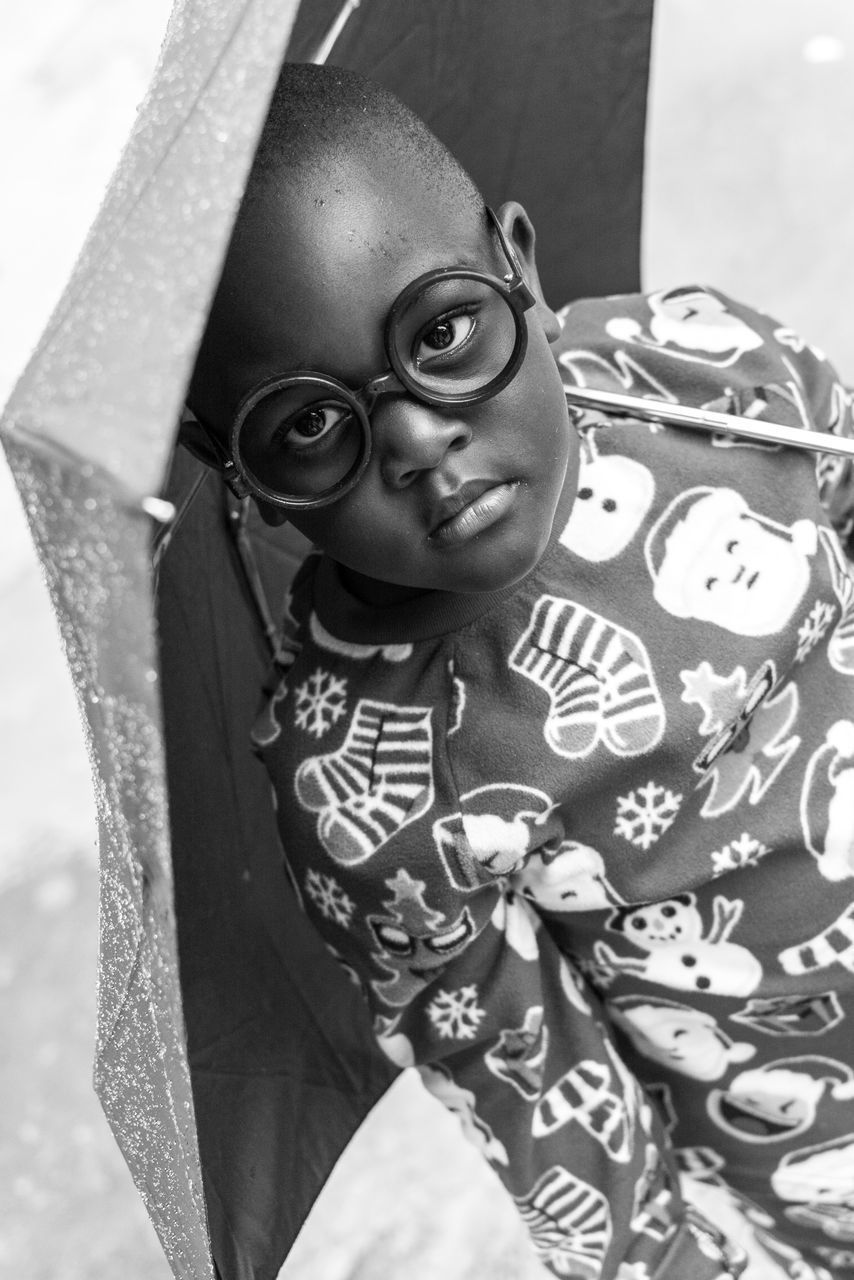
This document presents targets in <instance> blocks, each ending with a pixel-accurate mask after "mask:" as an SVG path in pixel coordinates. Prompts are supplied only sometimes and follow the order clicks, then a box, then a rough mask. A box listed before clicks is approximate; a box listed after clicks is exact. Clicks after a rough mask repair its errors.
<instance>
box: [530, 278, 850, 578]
mask: <svg viewBox="0 0 854 1280" xmlns="http://www.w3.org/2000/svg"><path fill="white" fill-rule="evenodd" d="M560 316H561V320H562V323H563V331H562V333H561V335H560V337H559V338H558V340H557V342H556V343H555V345H554V348H553V349H554V353H555V358H556V359H557V361H558V364H559V366H560V367H561V370H562V373H563V377H564V382H565V383H566V384H567V385H568V386H571V385H576V386H588V387H595V388H596V389H598V390H608V391H619V392H623V393H627V394H629V395H640V396H646V397H653V398H655V399H660V400H669V401H672V402H674V403H680V404H685V405H691V406H696V407H704V408H714V409H718V410H722V411H723V412H728V413H734V414H739V415H742V414H746V415H749V416H757V417H760V418H761V417H765V418H766V419H768V420H769V421H772V422H773V421H782V422H784V423H791V424H792V425H795V424H797V425H799V426H802V427H804V428H806V429H807V430H813V431H823V432H827V433H828V434H830V435H835V436H838V437H849V438H851V437H854V391H852V390H851V389H849V388H848V387H846V386H845V384H844V383H843V382H842V380H841V378H840V376H839V374H838V372H837V371H836V369H835V368H834V367H833V365H832V364H831V363H830V361H829V360H828V359H827V357H826V355H825V354H824V352H823V351H821V350H820V349H819V348H818V347H816V346H813V345H811V344H810V343H809V342H807V341H805V340H804V338H802V337H801V335H800V334H798V333H797V332H796V331H795V330H794V329H792V328H789V327H787V326H786V325H784V324H781V323H780V322H779V321H777V320H775V319H774V318H773V317H771V316H768V315H766V314H764V313H763V312H761V311H758V310H756V309H754V308H752V307H748V306H746V305H744V304H743V303H740V302H738V301H736V300H734V299H732V298H730V297H728V296H727V295H726V294H724V293H721V292H719V291H718V290H716V289H712V288H709V287H708V286H707V285H702V284H689V285H681V286H679V287H677V288H672V289H666V290H659V291H657V292H653V293H649V294H626V295H621V296H614V297H609V298H590V299H583V300H581V301H579V302H575V303H572V304H571V305H570V306H569V307H567V308H565V309H564V310H563V311H562V312H561V313H560ZM818 459H819V461H818V464H817V469H816V477H817V483H818V488H819V496H820V499H821V502H822V504H823V506H824V508H825V510H826V511H827V514H828V518H829V520H830V522H831V524H832V525H833V527H834V528H835V529H836V531H837V533H838V534H839V536H840V538H841V540H842V542H843V545H844V546H845V549H846V551H847V553H848V555H849V557H854V459H851V458H847V457H842V456H839V455H836V454H830V453H828V454H820V455H818Z"/></svg>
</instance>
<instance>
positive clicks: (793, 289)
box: [0, 0, 854, 1280]
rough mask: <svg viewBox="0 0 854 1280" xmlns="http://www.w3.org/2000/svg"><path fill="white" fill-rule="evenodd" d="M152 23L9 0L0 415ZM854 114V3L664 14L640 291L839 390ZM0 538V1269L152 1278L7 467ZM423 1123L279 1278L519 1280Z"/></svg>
mask: <svg viewBox="0 0 854 1280" xmlns="http://www.w3.org/2000/svg"><path fill="white" fill-rule="evenodd" d="M366 2H368V0H366ZM168 8H169V5H168V4H167V3H166V0H146V3H145V4H144V5H142V4H138V3H134V0H41V3H40V4H39V5H38V6H35V5H26V6H25V5H15V6H12V5H8V6H6V11H5V12H4V14H3V17H2V20H0V28H2V34H3V39H2V40H0V158H1V159H2V172H3V184H2V185H3V192H4V195H3V201H2V207H0V297H2V299H3V305H2V307H0V399H3V398H5V395H6V394H7V393H8V391H9V390H10V388H11V385H12V382H13V380H14V377H15V375H16V373H17V372H18V371H19V370H20V368H21V367H22V365H23V364H24V362H25V360H26V358H27V356H28V354H29V351H30V349H31V348H32V346H33V344H34V343H35V340H36V339H37V337H38V333H39V331H40V329H41V327H42V325H43V324H44V322H45V320H46V318H47V315H48V313H49V311H50V309H51V307H52V305H53V303H54V302H55V301H56V298H57V297H58V294H59V291H60V289H61V287H62V284H63V282H64V279H65V277H66V275H67V273H68V271H69V269H70V266H71V263H72V260H73V257H74V254H75V252H76V249H77V248H78V247H79V244H80V242H81V240H82V237H83V235H84V233H85V230H86V227H87V226H88V224H89V222H90V220H91V218H92V216H93V214H94V212H95V209H96V207H97V203H98V200H99V197H100V193H101V191H102V190H103V186H104V184H105V182H106V179H107V176H108V174H109V171H110V169H111V167H112V165H113V163H114V161H115V158H116V156H117V154H118V151H119V148H120V146H121V143H122V141H123V139H124V137H125V135H126V133H127V131H128V128H129V126H130V123H131V120H132V118H133V113H134V110H135V107H136V105H137V103H138V101H139V100H140V98H141V96H142V94H143V91H144V88H145V84H146V80H147V76H148V74H149V72H150V68H151V65H152V62H153V59H154V57H155V55H156V51H157V47H158V44H159V39H160V36H161V33H162V30H163V27H164V26H165V21H166V16H167V13H168ZM851 121H854V9H852V6H851V5H850V0H809V3H807V0H715V3H714V4H709V3H708V2H707V0H658V6H657V25H656V40H655V58H654V76H653V85H652V99H651V121H650V143H649V152H648V167H647V213H646V227H645V241H644V262H645V279H646V284H647V285H648V286H650V287H658V286H665V285H669V284H673V283H676V282H679V281H682V282H687V281H688V280H696V279H701V280H704V281H708V282H711V283H714V284H717V285H720V286H722V287H724V288H727V289H729V290H731V291H732V292H734V293H736V294H737V295H738V296H740V297H743V298H744V299H745V300H748V301H751V302H753V303H755V304H757V305H759V306H760V307H763V308H764V309H765V310H768V311H771V312H772V313H774V314H776V315H778V316H780V317H781V318H783V319H785V320H786V321H787V322H788V323H791V324H793V325H795V326H796V327H799V328H800V329H801V330H802V331H804V332H805V333H806V334H807V336H808V337H809V338H810V339H811V340H812V341H815V342H817V343H819V344H820V345H822V346H824V347H825V348H826V349H827V350H828V351H829V352H830V353H831V354H832V355H833V356H834V358H835V359H836V361H837V363H838V365H839V367H840V368H841V370H842V372H843V374H844V375H845V376H846V377H847V378H848V380H849V381H854V312H852V308H851V306H850V303H849V297H850V295H851V293H852V286H854V254H852V250H854V219H852V218H851V217H850V214H849V211H850V209H851V207H852V199H854V146H852V145H851V142H850V140H849V130H850V122H851ZM0 534H1V535H2V540H0V545H2V548H3V552H2V555H0V618H2V626H0V742H1V743H2V754H0V759H2V770H0V812H2V814H3V822H2V824H0V1026H2V1028H3V1030H2V1039H0V1090H2V1097H3V1101H4V1105H3V1107H2V1109H0V1277H6V1276H8V1277H9V1278H10V1280H11V1278H12V1277H15V1280H21V1278H22V1277H25V1278H26V1280H84V1277H85V1280H108V1278H109V1280H114V1277H116V1276H121V1277H122V1280H166V1278H167V1276H168V1274H169V1272H168V1268H167V1267H166V1264H165V1261H164V1259H163V1257H162V1254H161V1253H160V1250H159V1246H158V1244H157V1242H156V1239H155V1237H154V1233H153V1231H152V1230H151V1228H150V1226H149V1224H148V1222H147V1220H146V1217H145V1214H144V1212H143V1210H142V1208H141V1205H140V1203H139V1201H138V1198H137V1196H136V1193H135V1192H134V1190H133V1188H132V1185H131V1183H130V1179H129V1176H128V1174H127V1172H126V1170H125V1168H124V1166H123V1164H122V1161H121V1159H120V1157H119V1155H118V1153H117V1151H116V1149H115V1147H114V1145H113V1142H112V1139H111V1137H110V1135H109V1133H108V1130H107V1128H106V1124H105V1122H104V1120H103V1118H102V1116H101V1113H100V1110H99V1108H98V1105H97V1103H96V1100H95V1098H94V1095H93V1093H92V1091H91V1088H90V1083H89V1080H90V1070H91V1068H90V1063H91V1056H92V1045H93V1041H94V998H95V995H94V992H95V985H94V984H95V956H96V950H95V939H96V929H97V919H96V915H97V895H96V860H95V847H94V844H95V835H94V818H93V806H92V801H91V796H90V790H89V781H88V764H87V761H86V758H85V752H84V750H83V746H82V739H81V735H80V731H79V727H78V723H77V716H76V709H75V706H74V700H73V696H72V693H71V689H70V684H69V681H68V678H67V675H66V673H65V669H64V666H63V661H62V655H61V653H60V650H59V644H58V639H57V633H56V629H55V626H54V623H53V619H52V616H51V613H50V609H49V606H48V603H47V599H46V594H45V591H44V588H43V586H42V583H41V579H40V576H39V572H38V568H37V566H36V564H35V561H34V557H33V555H32V552H31V549H30V546H29V540H28V536H27V534H26V529H25V526H24V522H23V518H22V515H21V512H20V509H19V506H18V504H17V498H16V495H15V494H14V491H13V489H12V487H11V484H10V481H9V479H8V476H7V474H6V473H5V471H4V470H3V469H2V465H0ZM418 1123H419V1121H418V1119H417V1114H416V1109H415V1106H414V1104H413V1103H412V1102H411V1100H410V1099H409V1097H408V1096H407V1095H406V1094H405V1093H404V1094H403V1095H402V1096H401V1097H400V1098H399V1099H397V1100H392V1101H391V1102H390V1103H389V1105H388V1106H387V1107H386V1108H385V1109H382V1110H381V1112H380V1114H379V1115H378V1116H377V1117H375V1118H374V1121H373V1122H372V1124H371V1127H370V1129H369V1130H366V1133H365V1134H364V1136H363V1138H362V1139H361V1140H360V1141H359V1142H358V1143H357V1144H355V1145H354V1148H353V1151H352V1153H351V1155H350V1157H349V1158H348V1161H347V1163H346V1165H345V1166H344V1167H343V1168H342V1169H341V1170H340V1173H339V1175H338V1176H337V1177H336V1179H335V1182H334V1185H332V1186H331V1187H330V1189H329V1194H328V1195H327V1196H324V1199H323V1201H322V1203H321V1205H320V1206H319V1208H318V1221H317V1222H315V1223H311V1222H310V1223H309V1226H308V1228H307V1229H306V1232H305V1233H304V1237H303V1239H302V1240H301V1242H300V1244H299V1246H298V1249H297V1251H296V1252H295V1254H294V1257H293V1258H292V1260H291V1262H290V1263H289V1264H288V1266H287V1268H286V1271H285V1275H284V1276H283V1280H308V1277H311V1280H345V1278H349V1280H355V1277H357V1276H359V1277H362V1280H369V1277H372V1276H376V1277H380V1276H382V1277H383V1278H385V1277H387V1276H390V1275H402V1274H404V1273H405V1274H406V1275H407V1276H408V1277H411V1278H412V1280H432V1277H434V1276H435V1275H438V1274H442V1275H444V1276H445V1277H446V1278H447V1280H463V1277H465V1276H472V1277H475V1276H479V1275H482V1274H483V1271H482V1270H481V1269H480V1268H479V1265H478V1258H479V1257H483V1256H484V1254H483V1253H482V1252H480V1249H481V1242H483V1243H484V1247H486V1243H485V1242H486V1241H487V1240H491V1241H492V1244H493V1246H494V1244H495V1240H496V1238H497V1239H498V1240H499V1241H501V1242H503V1244H502V1248H503V1251H504V1258H505V1263H506V1268H509V1269H506V1268H505V1274H506V1276H507V1280H522V1277H523V1276H524V1277H527V1276H528V1275H530V1274H532V1273H531V1272H530V1271H529V1270H526V1264H525V1263H524V1262H523V1261H522V1255H521V1254H520V1253H514V1250H515V1249H516V1247H517V1245H516V1237H515V1235H514V1230H515V1224H514V1222H513V1221H511V1220H509V1219H507V1218H505V1217H504V1216H502V1213H503V1211H502V1209H501V1208H500V1207H499V1208H497V1209H496V1208H494V1206H493V1202H492V1199H491V1196H492V1192H491V1190H490V1188H489V1187H488V1186H487V1185H486V1184H484V1183H483V1181H482V1180H481V1179H478V1178H477V1176H476V1175H475V1174H473V1173H472V1172H471V1170H469V1169H467V1168H463V1169H461V1170H458V1171H457V1174H458V1176H457V1179H456V1180H455V1181H454V1182H453V1183H452V1185H451V1186H450V1187H449V1186H447V1185H446V1179H445V1177H444V1175H443V1173H442V1171H437V1169H436V1168H435V1167H431V1166H430V1153H429V1151H428V1152H427V1154H426V1155H425V1157H424V1158H418V1157H416V1156H414V1155H413V1152H412V1148H413V1147H414V1146H415V1145H416V1144H415V1143H414V1142H413V1141H412V1135H413V1126H415V1130H416V1131H417V1125H418ZM372 1168H373V1169H376V1168H378V1169H379V1170H380V1172H379V1174H377V1175H372V1174H371V1172H370V1170H371V1169H372ZM472 1186H474V1187H475V1189H474V1190H471V1187H472ZM401 1189H403V1190H401ZM388 1206H393V1208H389V1207H388ZM496 1223H497V1224H499V1225H496ZM366 1224H367V1225H366ZM478 1231H480V1232H481V1235H480V1237H479V1238H478V1237H477V1234H476V1233H477V1232H478ZM502 1233H503V1234H502ZM434 1234H435V1235H437V1236H438V1237H439V1238H440V1241H443V1242H444V1244H443V1245H442V1247H441V1248H440V1249H439V1251H438V1252H436V1250H435V1246H430V1243H429V1242H430V1240H431V1239H432V1237H433V1235H434ZM379 1238H382V1240H383V1243H382V1245H381V1247H375V1246H376V1241H377V1239H379ZM431 1247H432V1249H433V1251H432V1252H431V1251H430V1250H431ZM491 1274H492V1275H494V1276H496V1277H497V1275H498V1273H497V1271H494V1270H493V1271H492V1272H491Z"/></svg>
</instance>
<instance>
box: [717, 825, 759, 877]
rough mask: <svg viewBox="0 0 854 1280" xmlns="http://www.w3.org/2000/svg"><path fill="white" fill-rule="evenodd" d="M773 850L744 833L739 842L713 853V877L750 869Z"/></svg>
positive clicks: (736, 841) (735, 841)
mask: <svg viewBox="0 0 854 1280" xmlns="http://www.w3.org/2000/svg"><path fill="white" fill-rule="evenodd" d="M770 852H771V850H770V849H769V848H768V846H767V844H763V843H762V841H761V840H754V838H753V836H750V835H748V834H747V832H746V831H743V832H742V833H741V835H740V836H739V837H738V839H737V840H733V841H732V842H731V843H730V844H725V845H724V846H723V848H722V849H714V850H713V851H712V877H713V878H715V877H717V876H722V875H723V874H724V872H725V871H737V870H738V868H739V867H749V866H752V865H753V863H755V862H758V861H759V859H760V858H764V857H765V854H766V853H770Z"/></svg>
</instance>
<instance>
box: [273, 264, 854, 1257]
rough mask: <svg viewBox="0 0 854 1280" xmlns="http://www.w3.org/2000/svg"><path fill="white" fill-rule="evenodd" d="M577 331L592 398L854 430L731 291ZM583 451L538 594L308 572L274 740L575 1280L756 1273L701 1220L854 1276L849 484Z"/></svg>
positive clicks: (817, 464)
mask: <svg viewBox="0 0 854 1280" xmlns="http://www.w3.org/2000/svg"><path fill="white" fill-rule="evenodd" d="M564 322H565V324H564V331H563V335H562V337H561V339H560V341H559V343H558V344H557V346H556V349H555V351H556V357H557V359H558V361H559V364H560V366H561V368H562V370H563V371H564V373H565V378H566V381H567V383H574V384H577V385H590V386H597V387H600V388H605V389H614V390H629V391H631V392H633V393H635V394H652V395H655V396H656V397H658V398H664V399H667V400H671V401H679V402H682V403H686V404H694V405H706V406H712V407H715V408H721V409H725V410H729V411H731V412H737V413H741V414H748V415H752V416H757V417H759V418H762V417H764V418H766V419H768V420H771V421H782V422H784V423H789V424H792V425H797V426H803V427H807V428H809V429H813V430H821V431H829V432H836V433H840V434H846V435H847V434H851V427H852V423H851V398H850V397H849V395H848V394H847V393H846V392H845V390H844V389H843V387H842V386H841V385H840V384H839V382H838V380H837V378H836V375H835V374H834V372H833V370H832V369H831V367H830V366H829V365H828V364H827V362H826V361H825V359H824V357H823V356H822V355H821V353H820V352H817V351H816V350H815V349H813V348H810V347H809V346H807V345H806V344H804V343H803V342H802V341H801V340H800V339H799V338H798V337H797V336H796V335H795V334H794V333H792V332H791V331H790V330H787V329H784V328H782V327H780V326H779V325H777V324H776V323H775V322H774V321H772V320H770V319H769V318H768V317H765V316H761V315H759V314H757V313H756V312H753V311H750V310H748V309H746V308H744V307H741V306H738V305H737V304H735V303H733V302H731V301H729V300H728V299H725V298H723V297H722V296H721V295H718V294H716V293H713V292H712V291H710V290H707V289H704V288H700V287H692V288H689V289H680V290H673V291H670V292H668V293H661V294H654V295H650V296H649V297H646V298H644V297H639V296H632V297H622V298H610V299H601V300H594V301H586V302H582V303H577V304H574V305H573V306H572V307H571V308H569V309H568V310H567V312H566V313H565V314H564ZM576 425H577V428H578V430H579V434H580V437H581V466H580V472H579V479H578V486H577V490H576V491H575V492H566V493H564V495H563V497H562V500H561V505H560V508H559V511H558V516H557V519H556V521H555V525H554V530H553V534H552V539H551V542H550V544H549V547H548V550H547V552H546V553H545V555H544V556H543V558H542V560H541V561H540V563H539V564H538V566H537V567H536V568H535V569H534V570H533V571H532V572H531V573H530V574H529V575H528V577H527V578H525V579H524V580H523V581H522V582H521V583H519V584H516V585H515V586H514V587H512V588H509V589H506V590H503V591H499V592H495V593H492V594H488V595H482V596H455V595H451V594H449V593H442V592H429V593H425V594H424V595H423V596H421V597H418V598H417V599H416V600H414V601H410V602H408V603H406V604H404V605H401V606H393V607H387V608H381V609H377V608H373V607H368V606H366V605H364V604H362V603H361V602H360V601H358V600H356V599H354V598H353V597H352V596H351V595H349V594H348V592H347V591H346V589H345V588H344V586H343V584H342V583H341V581H340V579H339V575H338V572H337V568H336V565H335V564H334V563H333V562H331V561H330V560H328V559H326V558H324V557H322V556H318V555H311V556H310V557H309V558H308V560H307V561H306V563H305V564H304V565H303V567H302V569H301V570H300V573H299V575H298V577H297V579H296V581H295V583H294V587H293V591H292V594H291V597H290V600H289V609H288V616H287V618H286V622H285V627H284V630H283V638H282V647H281V663H282V670H281V671H280V677H281V678H280V682H279V683H278V686H277V687H275V688H274V689H273V692H272V696H271V697H270V699H269V701H268V702H267V705H266V707H265V710H264V713H263V715H262V716H261V718H260V720H259V722H258V725H257V728H256V734H255V737H256V742H257V745H258V747H259V750H260V752H261V754H262V756H263V758H264V760H265V762H266V764H267V767H268V769H269V772H270V776H271V779H272V782H273V786H274V791H275V795H276V801H277V808H278V813H279V818H280V825H281V834H282V840H283V845H284V850H285V854H286V859H287V862H288V866H289V869H290V873H291V876H292V878H293V881H294V884H295V886H296V889H297V892H298V894H299V896H300V900H301V902H302V904H303V906H304V909H305V910H306V912H307V913H308V915H309V916H310V918H311V919H312V921H313V922H314V924H315V925H316V927H317V929H318V930H319V932H320V933H321V935H322V936H323V938H324V940H325V941H326V943H327V945H328V946H329V948H330V949H331V950H332V952H333V953H334V954H335V956H336V957H337V958H338V959H339V961H340V962H341V963H342V965H344V966H345V967H346V968H347V969H348V970H349V971H350V973H351V974H352V976H353V977H354V978H355V980H356V981H358V983H359V984H360V986H361V988H362V990H363V992H364V995H365V998H366V999H367V1001H368V1003H369V1006H370V1009H371V1012H372V1015H373V1019H374V1028H375V1032H376V1035H377V1038H378V1041H379V1043H380V1045H381V1046H382V1048H383V1049H384V1050H385V1052H386V1053H388V1054H389V1056H390V1057H391V1058H392V1059H393V1060H394V1061H396V1062H397V1063H399V1064H401V1065H416V1066H417V1067H418V1069H419V1071H420V1073H421V1076H422V1079H423V1080H424V1083H425V1085H426V1086H427V1088H428V1089H429V1090H430V1091H431V1092H433V1093H434V1094H435V1095H436V1096H437V1097H439V1098H440V1099H441V1100H442V1101H443V1102H444V1103H446V1104H447V1105H448V1106H449V1107H450V1108H452V1109H453V1110H454V1111H455V1112H456V1113H457V1114H458V1115H459V1116H460V1119H461V1122H462V1123H463V1126H464V1128H465V1130H466V1132H467V1134H468V1136H469V1137H470V1138H471V1140H472V1141H473V1142H475V1143H476V1144H477V1146H478V1147H479V1148H480V1150H481V1151H482V1153H483V1155H484V1157H485V1158H486V1159H487V1160H488V1161H489V1162H490V1164H491V1165H492V1166H493V1167H494V1168H495V1170H496V1171H497V1172H498V1174H499V1175H500V1176H501V1178H502V1179H503V1181H504V1182H505V1185H506V1186H507V1187H508V1189H509V1191H510V1193H511V1194H512V1196H513V1197H514V1199H515V1201H516V1204H517V1206H518V1208H519V1211H520V1213H521V1215H522V1216H523V1218H524V1220H525V1221H526V1223H527V1225H528V1227H529V1230H530V1232H531V1236H532V1239H533V1242H534V1245H535V1247H536V1248H537V1250H538V1252H539V1254H540V1256H541V1257H542V1259H543V1261H544V1263H545V1264H546V1266H547V1267H548V1268H549V1270H550V1271H551V1272H552V1273H553V1274H554V1275H557V1276H564V1277H584V1278H585V1280H600V1278H601V1280H610V1278H611V1277H618V1280H648V1278H649V1277H652V1276H661V1277H668V1280H683V1278H684V1277H685V1276H689V1275H690V1276H691V1277H692V1280H701V1278H702V1277H706V1276H708V1277H716V1276H724V1275H728V1274H736V1273H737V1270H738V1267H737V1266H736V1265H733V1266H732V1267H731V1268H730V1267H728V1265H727V1262H726V1260H725V1259H724V1260H722V1259H721V1254H720V1252H719V1251H718V1249H717V1248H716V1247H715V1245H714V1243H713V1241H712V1240H711V1239H710V1237H709V1236H708V1235H707V1234H706V1233H705V1232H704V1231H703V1230H702V1229H701V1228H700V1227H699V1226H697V1225H696V1223H695V1222H694V1218H693V1211H692V1210H688V1211H687V1216H686V1210H685V1207H684V1203H683V1199H682V1194H683V1192H684V1193H685V1194H687V1195H688V1196H689V1197H690V1199H691V1200H692V1201H693V1202H695V1203H696V1204H697V1205H699V1206H700V1207H701V1208H702V1209H703V1210H704V1211H705V1212H706V1213H707V1215H708V1216H709V1217H711V1218H713V1219H714V1221H715V1222H717V1223H719V1224H721V1226H722V1227H724V1228H725V1229H726V1230H727V1231H730V1228H732V1236H733V1237H734V1238H735V1237H737V1238H738V1240H739V1242H740V1243H741V1244H742V1245H746V1246H747V1249H748V1253H749V1255H750V1257H751V1259H752V1261H751V1263H750V1264H749V1267H748V1271H747V1273H746V1274H747V1275H748V1276H749V1275H751V1270H750V1268H751V1267H756V1268H758V1269H757V1270H756V1271H755V1272H753V1274H755V1275H756V1276H757V1277H758V1276H760V1275H761V1276H762V1277H763V1280H767V1278H772V1277H779V1278H780V1280H783V1278H784V1277H791V1278H793V1280H795V1278H798V1280H809V1278H811V1277H819V1276H821V1277H826V1276H828V1275H833V1276H839V1277H843V1276H854V1032H852V1026H854V1022H852V1016H854V601H852V596H854V588H853V587H852V581H851V578H850V577H849V572H848V568H847V563H846V559H845V556H844V553H843V545H842V541H841V539H840V536H839V534H838V533H837V532H836V531H835V529H834V526H836V529H837V530H839V531H841V533H842V535H843V537H845V536H847V533H848V528H847V525H848V522H849V520H850V515H851V513H850V512H849V511H848V509H847V507H846V503H847V501H848V493H849V491H850V488H851V487H854V486H849V471H850V463H848V462H847V461H841V460H839V459H832V458H830V457H828V456H824V455H818V454H810V453H807V452H806V451H803V450H795V449H786V448H782V447H780V446H774V445H767V444H756V443H752V442H746V441H744V440H735V439H733V438H730V437H726V438H724V437H712V436H709V435H699V434H695V433H693V432H690V431H687V430H682V429H676V428H668V427H661V426H650V425H648V424H642V423H640V422H639V421H635V420H631V419H627V418H617V417H606V416H605V415H603V414H598V413H586V414H584V415H583V416H582V415H579V416H578V419H577V423H576ZM637 1080H639V1081H640V1082H641V1083H642V1085H643V1086H644V1091H643V1092H641V1091H640V1089H639V1088H638V1085H637V1083H636V1081H637ZM680 1186H681V1190H680ZM686 1224H687V1225H686ZM757 1259H761V1262H760V1261H757Z"/></svg>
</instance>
